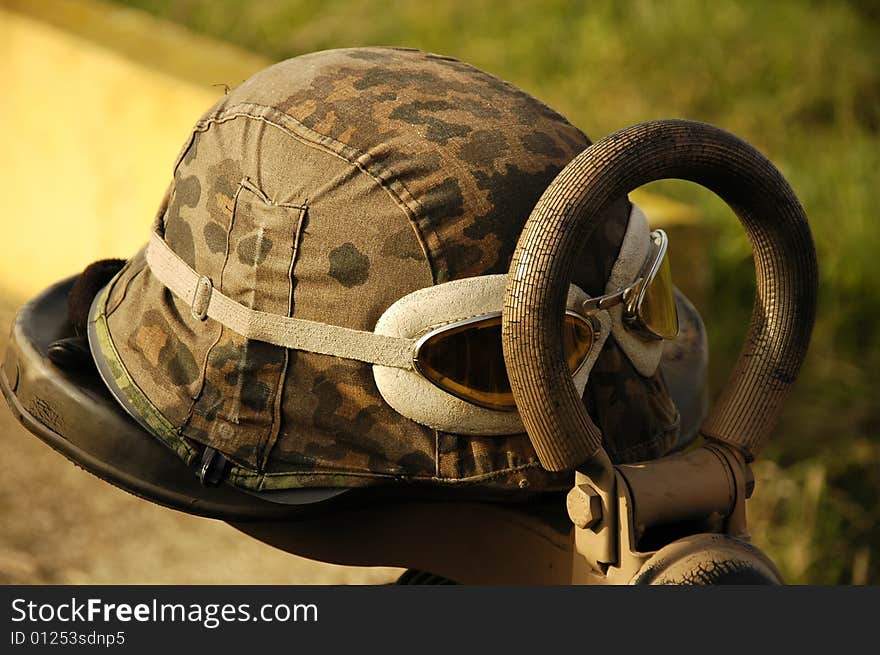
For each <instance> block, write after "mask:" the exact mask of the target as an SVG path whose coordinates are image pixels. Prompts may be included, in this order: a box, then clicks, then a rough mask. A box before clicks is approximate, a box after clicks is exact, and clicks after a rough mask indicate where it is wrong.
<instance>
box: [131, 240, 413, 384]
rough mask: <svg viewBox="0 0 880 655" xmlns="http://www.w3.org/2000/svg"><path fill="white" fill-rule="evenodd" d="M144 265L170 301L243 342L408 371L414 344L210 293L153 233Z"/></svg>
mask: <svg viewBox="0 0 880 655" xmlns="http://www.w3.org/2000/svg"><path fill="white" fill-rule="evenodd" d="M147 263H148V264H149V266H150V270H151V271H152V272H153V275H155V276H156V278H157V279H158V280H159V281H160V282H161V283H162V284H164V285H165V286H166V287H167V288H168V289H169V290H170V291H171V292H172V293H173V294H174V295H176V296H177V297H178V298H181V299H183V300H185V301H187V302H189V303H190V306H191V307H192V310H193V315H194V316H196V317H197V318H199V319H200V320H205V319H206V318H213V319H214V320H215V321H218V322H220V323H222V324H223V325H225V326H227V327H228V328H229V329H231V330H234V331H235V332H237V333H238V334H240V335H242V336H243V337H247V338H248V339H256V340H258V341H265V342H267V343H271V344H274V345H276V346H281V347H283V348H293V349H297V350H308V351H310V352H314V353H320V354H322V355H334V356H336V357H345V358H346V359H356V360H358V361H362V362H368V363H370V364H381V365H383V366H393V367H396V368H412V365H413V364H412V353H413V347H414V346H415V340H413V339H401V338H396V337H390V336H386V335H382V334H375V333H373V332H364V331H362V330H352V329H350V328H345V327H341V326H338V325H329V324H327V323H318V322H316V321H308V320H304V319H300V318H291V317H288V316H281V315H278V314H270V313H267V312H261V311H258V310H256V309H251V308H250V307H246V306H244V305H242V304H241V303H238V302H236V301H234V300H232V299H231V298H229V297H228V296H225V295H223V293H222V292H221V291H220V290H218V289H216V288H214V286H213V284H212V283H211V280H210V279H208V278H207V277H204V276H201V275H199V274H198V273H196V272H195V271H194V270H193V269H192V268H191V267H190V266H189V264H187V263H186V262H185V261H183V259H181V258H180V256H179V255H177V253H175V252H174V251H173V250H172V249H171V247H170V246H169V245H168V243H166V241H165V239H163V238H162V236H161V235H159V234H158V233H157V232H155V231H154V232H152V233H151V235H150V243H149V246H148V248H147Z"/></svg>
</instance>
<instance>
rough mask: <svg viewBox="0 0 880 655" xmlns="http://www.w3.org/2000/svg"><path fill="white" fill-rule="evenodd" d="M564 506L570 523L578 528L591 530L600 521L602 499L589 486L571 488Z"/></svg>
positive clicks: (582, 485)
mask: <svg viewBox="0 0 880 655" xmlns="http://www.w3.org/2000/svg"><path fill="white" fill-rule="evenodd" d="M565 505H566V507H567V508H568V517H569V518H570V519H571V522H572V523H574V524H575V525H576V526H577V527H579V528H583V529H588V528H592V527H593V526H594V525H596V524H597V523H598V522H599V521H601V520H602V498H600V497H599V494H597V493H596V492H595V491H594V490H593V488H592V487H590V486H589V485H586V484H579V485H577V486H575V487H572V489H571V491H569V492H568V497H566V499H565Z"/></svg>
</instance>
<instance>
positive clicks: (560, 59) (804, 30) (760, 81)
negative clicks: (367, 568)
mask: <svg viewBox="0 0 880 655" xmlns="http://www.w3.org/2000/svg"><path fill="white" fill-rule="evenodd" d="M116 1H117V2H119V3H121V4H126V5H130V6H135V7H139V8H141V9H145V10H147V11H149V12H151V13H153V14H155V15H158V16H161V17H163V18H166V19H169V20H173V21H176V22H179V23H181V24H183V25H186V26H187V27H189V28H191V29H193V30H196V31H199V32H204V33H207V34H210V35H212V36H215V37H218V38H220V39H224V40H227V41H230V42H233V43H236V44H238V45H240V46H243V47H246V48H249V49H251V50H253V51H256V52H259V53H262V54H264V55H266V56H268V57H271V58H273V59H284V58H287V57H291V56H295V55H298V54H302V53H305V52H309V51H313V50H320V49H325V48H334V47H344V46H356V45H379V44H382V45H405V46H412V47H417V48H421V49H424V50H430V51H434V52H441V53H444V54H448V55H452V56H455V57H458V58H460V59H463V60H465V61H468V62H470V63H472V64H474V65H476V66H478V67H480V68H483V69H485V70H488V71H490V72H492V73H494V74H496V75H498V76H500V77H502V78H504V79H507V80H510V81H511V82H513V83H515V84H517V85H518V86H520V87H522V88H524V89H525V90H527V91H529V92H531V93H532V94H534V95H536V96H537V97H539V98H541V99H542V100H544V101H546V102H547V103H548V104H550V105H551V106H552V107H554V108H556V109H558V110H559V111H561V112H562V113H563V114H565V115H566V116H567V117H568V118H569V119H570V120H571V121H572V122H573V123H575V124H576V125H578V126H579V127H581V128H583V129H584V130H585V131H586V132H587V133H588V134H590V135H591V136H592V137H593V138H594V139H595V138H600V137H602V136H604V135H606V134H608V133H610V132H612V131H614V130H616V129H619V128H621V127H624V126H627V125H630V124H633V123H637V122H641V121H645V120H650V119H656V118H666V117H684V118H690V119H695V120H702V121H707V122H710V123H714V124H717V125H719V126H721V127H724V128H725V129H728V130H730V131H732V132H734V133H736V134H738V135H740V136H741V137H743V138H745V139H746V140H747V141H750V142H751V143H752V144H754V145H755V146H756V147H757V148H759V149H760V150H761V151H763V152H764V153H765V154H766V155H767V156H768V157H770V159H771V160H773V161H774V163H776V165H777V166H778V167H779V168H780V169H781V171H782V172H783V174H784V175H785V176H786V177H787V178H788V180H789V182H790V183H791V185H792V186H793V188H794V189H795V192H796V193H797V194H798V196H799V197H800V199H801V201H802V203H803V204H804V206H805V208H806V210H807V214H808V216H809V217H810V221H811V225H812V228H813V233H814V237H815V240H816V246H817V250H818V256H819V263H820V280H821V282H820V306H819V316H818V321H817V325H816V330H815V333H814V337H813V342H812V346H811V351H810V355H809V357H808V361H807V363H806V365H805V368H804V371H803V374H802V376H801V379H800V381H799V383H798V385H797V387H796V389H795V392H794V395H793V397H792V400H791V401H790V402H789V404H788V406H787V408H786V411H785V414H784V416H783V419H782V422H781V424H780V427H779V429H778V433H777V435H776V438H775V440H774V441H773V443H772V444H771V445H770V446H769V447H768V449H767V451H766V452H765V455H766V458H765V461H762V462H760V463H759V465H758V467H757V476H758V485H759V486H758V488H757V494H756V498H755V499H754V500H753V501H751V503H750V510H749V511H750V513H751V516H752V526H753V531H754V534H755V538H756V541H758V543H760V544H762V545H764V546H765V547H766V548H767V549H768V551H769V552H770V554H771V555H772V556H773V557H774V558H775V559H776V561H777V562H778V563H779V565H780V568H781V569H782V571H783V573H784V575H785V576H786V578H787V580H788V581H790V582H798V583H802V582H808V583H814V584H834V583H837V584H840V583H853V582H855V583H865V582H872V583H875V584H876V583H880V500H878V496H880V402H878V389H880V348H878V347H876V335H877V333H878V328H880V276H878V275H877V274H876V272H875V271H876V270H877V266H876V262H877V260H878V258H880V252H878V251H877V247H878V245H880V221H878V220H877V218H876V217H875V216H874V212H875V208H876V207H877V206H878V204H880V203H878V202H877V201H878V196H880V184H878V182H880V179H878V173H877V171H878V169H880V135H878V130H880V2H878V1H877V0H871V1H863V2H849V3H847V2H835V1H833V0H812V1H781V2H764V1H762V0H749V1H743V2H711V1H704V2H700V1H698V0H680V1H671V2H649V1H633V2H615V1H613V0H602V1H593V2H589V3H586V2H572V1H565V0H543V1H540V2H537V1H532V2H525V1H521V2H508V1H505V0H467V1H450V2H440V1H435V2H432V3H425V2H418V1H416V2H391V1H384V2H357V1H355V0H286V1H283V2H275V1H272V0H252V1H251V2H247V3H241V2H237V1H235V0H116ZM229 82H230V83H237V82H238V80H229ZM652 188H653V190H657V191H661V192H663V193H666V194H668V195H671V196H673V197H675V198H678V199H681V200H684V201H686V202H689V203H692V204H694V205H696V206H698V207H699V208H700V209H701V210H702V211H703V213H704V214H705V216H706V220H707V222H708V223H709V225H710V227H711V233H712V239H711V240H710V243H709V246H708V247H709V248H710V249H711V256H710V261H711V271H709V272H708V273H709V275H708V277H709V292H708V293H707V294H706V299H707V300H706V301H705V302H704V303H702V305H701V306H700V310H701V312H702V313H703V316H704V318H705V320H706V323H707V325H708V328H709V333H710V347H711V357H712V370H711V373H712V386H713V388H714V389H716V390H717V389H718V388H719V387H720V385H721V384H722V383H723V381H724V379H725V378H726V376H727V373H728V371H729V370H730V367H731V364H732V362H733V360H734V359H735V357H736V354H737V353H738V351H739V347H740V343H741V339H742V337H743V335H744V332H745V329H746V326H747V324H748V319H749V313H750V308H751V302H752V294H753V290H754V282H753V279H754V274H753V271H752V264H751V255H750V248H749V245H748V242H747V241H746V239H745V237H744V234H743V232H742V230H741V228H740V227H739V225H738V222H737V221H736V220H735V219H734V218H733V216H732V215H731V214H730V212H729V211H728V210H727V209H726V207H725V206H724V205H723V203H721V202H720V201H719V200H718V199H716V198H714V197H713V196H712V195H711V194H709V193H708V192H706V191H704V190H701V189H698V188H696V187H694V186H693V185H689V184H685V183H680V182H663V183H658V184H656V185H652Z"/></svg>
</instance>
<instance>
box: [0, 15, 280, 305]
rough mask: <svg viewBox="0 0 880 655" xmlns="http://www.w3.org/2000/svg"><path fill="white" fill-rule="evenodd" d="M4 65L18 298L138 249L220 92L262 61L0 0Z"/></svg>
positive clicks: (10, 243)
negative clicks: (193, 132) (190, 139)
mask: <svg viewBox="0 0 880 655" xmlns="http://www.w3.org/2000/svg"><path fill="white" fill-rule="evenodd" d="M22 12H25V13H22ZM159 50H161V51H162V54H160V53H159ZM169 57H171V58H170V59H169ZM174 59H179V60H180V61H181V62H182V65H181V66H180V70H179V71H177V74H172V73H171V72H169V69H170V68H172V67H173V61H174ZM0 62H2V73H3V75H2V76H3V81H4V87H5V89H4V94H3V98H2V100H0V126H2V130H3V134H2V143H3V146H2V152H3V156H2V161H0V179H2V180H3V186H4V190H3V193H2V194H0V217H2V218H0V220H2V231H0V235H2V236H0V248H2V257H0V294H2V295H4V296H6V298H11V299H16V300H17V299H23V298H26V297H29V296H31V295H33V294H35V293H37V292H38V291H39V290H41V289H42V288H44V287H45V286H47V285H48V284H50V283H52V282H54V281H56V280H58V279H60V278H62V277H65V276H67V275H71V274H73V273H76V272H79V271H80V270H82V268H83V267H84V266H85V265H87V264H88V263H90V262H91V261H93V260H95V259H101V258H104V257H127V256H129V255H131V254H132V253H134V252H135V251H136V250H137V249H138V248H139V247H140V245H141V244H143V243H144V242H145V241H146V239H147V234H148V230H149V226H150V223H151V221H152V218H153V216H154V214H155V211H156V209H157V207H158V205H159V202H160V201H161V199H162V195H163V193H164V191H165V188H166V187H167V185H168V182H169V180H170V179H171V171H172V166H173V163H174V159H175V157H176V156H177V153H178V151H179V149H180V147H181V146H182V145H183V142H184V141H185V140H186V138H187V136H188V134H189V131H190V129H191V128H192V125H193V124H194V123H195V122H196V120H198V118H199V117H200V116H201V115H202V114H203V113H204V112H205V111H206V110H207V109H208V108H209V107H210V106H211V105H212V104H213V103H214V102H215V101H216V100H217V98H218V97H219V96H220V95H222V94H223V87H222V86H219V85H222V84H229V85H234V84H237V83H239V82H240V81H241V80H242V79H245V78H246V77H247V76H248V75H250V74H251V73H253V72H255V71H257V70H259V69H260V68H262V67H264V66H265V65H267V63H268V62H266V61H265V60H263V59H261V58H259V57H256V56H254V55H251V54H250V53H246V52H241V51H239V50H237V49H235V48H232V47H229V46H226V45H225V44H218V43H216V42H213V41H210V40H208V39H203V38H199V37H196V36H194V35H192V34H189V33H186V32H184V31H182V30H180V29H179V28H176V26H170V25H167V24H164V23H161V22H159V21H156V20H154V19H152V18H150V17H149V16H146V15H142V14H140V13H138V12H132V11H129V10H124V9H123V10H120V9H119V8H116V7H113V6H109V5H104V4H101V3H92V2H87V3H82V2H55V1H49V2H39V3H10V2H3V3H0ZM168 64H170V65H168ZM221 71H225V73H222V72H221ZM199 78H201V79H199ZM212 83H216V84H218V86H212Z"/></svg>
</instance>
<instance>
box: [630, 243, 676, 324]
mask: <svg viewBox="0 0 880 655" xmlns="http://www.w3.org/2000/svg"><path fill="white" fill-rule="evenodd" d="M637 312H638V317H639V320H641V322H642V324H643V325H644V326H645V327H646V328H648V330H650V331H651V332H653V333H654V334H655V335H657V336H658V337H662V338H663V339H672V338H674V337H675V336H676V335H677V334H678V310H677V309H676V307H675V296H674V294H673V291H672V270H671V269H670V267H669V253H667V254H666V256H665V257H663V261H662V262H661V263H660V268H659V269H658V270H657V274H656V275H655V276H654V279H653V280H651V282H650V283H648V288H647V289H645V295H644V296H643V297H642V302H641V303H640V304H639V307H638V309H637Z"/></svg>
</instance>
